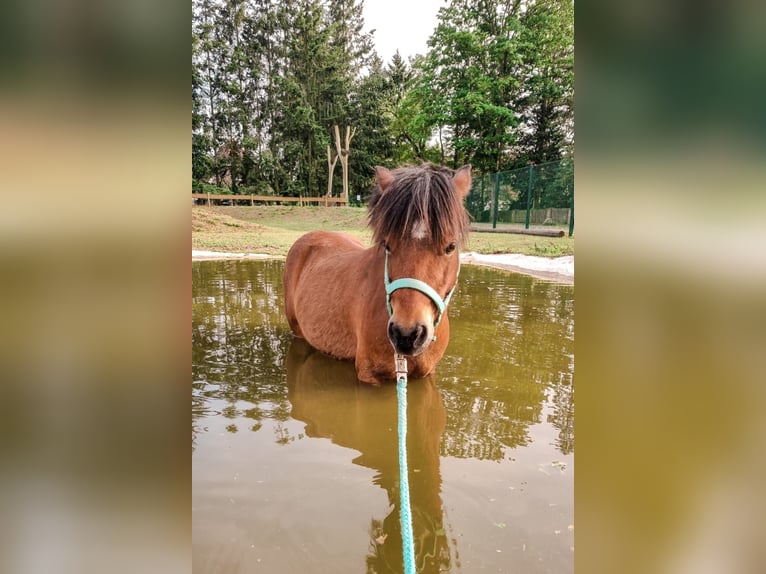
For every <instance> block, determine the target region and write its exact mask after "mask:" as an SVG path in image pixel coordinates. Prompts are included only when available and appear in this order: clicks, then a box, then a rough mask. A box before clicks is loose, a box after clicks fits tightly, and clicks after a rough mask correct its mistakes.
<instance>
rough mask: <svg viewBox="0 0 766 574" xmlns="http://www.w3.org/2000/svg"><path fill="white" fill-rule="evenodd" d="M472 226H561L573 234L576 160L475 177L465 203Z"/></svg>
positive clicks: (553, 162)
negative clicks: (474, 224)
mask: <svg viewBox="0 0 766 574" xmlns="http://www.w3.org/2000/svg"><path fill="white" fill-rule="evenodd" d="M466 205H467V207H468V211H469V213H470V214H471V218H472V219H473V223H476V224H480V225H482V224H490V225H491V226H492V227H493V228H495V227H497V225H498V224H502V225H510V226H516V225H518V226H524V227H525V228H529V227H530V226H559V227H565V228H566V227H568V228H569V234H570V235H571V234H572V232H573V231H574V159H562V160H559V161H552V162H548V163H544V164H540V165H531V166H529V167H522V168H519V169H512V170H509V171H501V172H498V173H493V174H488V175H484V176H479V177H475V178H474V179H473V184H472V185H471V193H470V194H469V195H468V198H467V200H466Z"/></svg>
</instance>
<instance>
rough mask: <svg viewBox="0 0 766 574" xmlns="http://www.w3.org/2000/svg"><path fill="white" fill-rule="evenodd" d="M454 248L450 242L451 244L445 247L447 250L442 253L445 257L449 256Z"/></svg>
mask: <svg viewBox="0 0 766 574" xmlns="http://www.w3.org/2000/svg"><path fill="white" fill-rule="evenodd" d="M455 248H457V245H455V243H454V242H452V243H450V244H449V245H447V249H445V250H444V253H446V254H447V255H449V254H450V253H452V252H453V251H455Z"/></svg>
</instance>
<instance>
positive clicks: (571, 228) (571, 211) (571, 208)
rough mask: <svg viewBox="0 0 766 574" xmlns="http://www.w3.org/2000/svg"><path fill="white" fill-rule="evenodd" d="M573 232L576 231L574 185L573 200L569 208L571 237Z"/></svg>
mask: <svg viewBox="0 0 766 574" xmlns="http://www.w3.org/2000/svg"><path fill="white" fill-rule="evenodd" d="M572 232H574V186H572V200H571V207H570V208H569V237H572Z"/></svg>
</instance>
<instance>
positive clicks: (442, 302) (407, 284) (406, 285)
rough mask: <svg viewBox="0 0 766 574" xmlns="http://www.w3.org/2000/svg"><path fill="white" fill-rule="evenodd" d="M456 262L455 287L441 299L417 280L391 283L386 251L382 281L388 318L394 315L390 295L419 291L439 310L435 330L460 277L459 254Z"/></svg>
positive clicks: (432, 289) (426, 284)
mask: <svg viewBox="0 0 766 574" xmlns="http://www.w3.org/2000/svg"><path fill="white" fill-rule="evenodd" d="M457 261H458V263H457V265H458V267H457V276H456V277H455V285H453V286H452V289H450V290H449V291H448V292H447V295H446V296H445V297H444V299H442V298H441V297H440V296H439V294H438V293H437V292H436V290H435V289H434V288H433V287H431V286H430V285H429V284H428V283H424V282H423V281H420V280H419V279H412V278H410V277H405V278H402V279H397V280H396V281H391V280H390V278H389V275H388V250H386V271H385V276H384V279H385V285H386V306H387V307H388V316H389V317H390V316H391V315H393V314H394V309H393V307H392V306H391V294H392V293H393V292H394V291H397V290H399V289H415V290H416V291H420V292H421V293H423V295H426V296H427V297H428V298H429V299H431V301H433V302H434V305H436V308H437V309H438V310H439V314H438V315H437V316H436V320H435V321H434V328H435V327H436V326H437V325H438V324H439V321H441V320H442V315H443V314H444V310H445V309H446V308H447V305H449V300H450V299H451V298H452V293H454V291H455V287H457V277H458V276H459V275H460V255H459V254H458V259H457Z"/></svg>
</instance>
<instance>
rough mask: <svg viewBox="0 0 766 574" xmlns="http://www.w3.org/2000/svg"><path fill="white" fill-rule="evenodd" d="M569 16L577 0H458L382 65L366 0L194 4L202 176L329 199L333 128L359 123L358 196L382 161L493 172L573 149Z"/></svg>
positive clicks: (355, 150) (354, 184) (195, 156)
mask: <svg viewBox="0 0 766 574" xmlns="http://www.w3.org/2000/svg"><path fill="white" fill-rule="evenodd" d="M573 11H574V10H573V4H572V0H529V1H528V2H524V3H521V2H514V3H509V2H501V1H500V0H451V1H450V2H449V3H448V4H447V5H446V6H444V7H443V8H441V9H440V11H439V15H438V16H439V21H438V26H437V27H436V29H435V30H434V31H433V34H432V35H431V38H430V40H429V51H428V53H427V54H424V55H418V56H416V57H414V58H411V59H410V60H409V61H405V60H404V59H403V58H402V57H401V56H400V55H399V54H398V53H397V54H395V55H394V57H393V58H392V59H391V61H390V62H388V63H384V62H382V61H381V60H380V58H379V57H378V56H377V55H376V54H375V52H374V50H373V47H372V46H373V42H372V35H371V34H366V33H364V32H363V28H364V21H363V15H362V1H361V0H296V1H294V2H279V1H277V0H258V1H257V2H252V1H249V0H193V2H192V178H193V180H194V181H196V182H202V183H204V184H215V185H216V186H218V187H221V188H229V189H232V190H233V191H235V192H236V191H240V192H241V191H242V190H243V189H255V190H258V191H257V193H259V194H273V195H304V196H317V195H322V194H324V193H325V192H326V189H327V177H328V170H327V146H328V145H330V147H331V149H332V152H333V153H334V152H335V142H334V133H333V126H334V125H336V124H337V125H339V126H341V128H342V129H344V128H345V126H347V125H349V126H352V127H354V128H355V129H356V134H355V136H354V139H353V140H352V143H351V155H350V157H349V168H350V169H349V183H350V193H351V196H352V198H354V197H355V196H356V194H360V195H362V196H363V197H366V195H367V193H368V190H369V188H370V185H371V183H372V181H373V169H372V168H373V167H374V166H375V165H387V166H390V167H391V166H395V165H400V164H403V163H417V162H422V161H432V162H435V163H442V164H447V165H452V166H453V167H457V166H459V165H462V164H464V163H469V162H470V163H472V164H473V166H474V169H475V172H478V173H492V172H496V171H501V170H507V169H511V168H514V167H520V166H524V165H527V163H528V162H534V163H538V164H539V163H543V162H546V161H551V160H557V159H560V158H562V157H567V156H568V155H571V151H572V145H573V135H572V134H573V116H572V102H573V93H574V89H573V85H574V79H573V78H574V74H573V70H574V66H573V25H572V23H573ZM338 175H339V174H338V172H336V177H335V179H334V184H335V185H336V188H335V189H336V193H337V192H338V191H339V189H340V183H341V182H340V177H338ZM556 185H557V186H558V187H557V189H559V188H561V189H563V188H564V187H565V186H562V185H559V184H558V183H556ZM561 193H564V192H561ZM559 195H560V194H559ZM559 200H562V198H559ZM557 201H558V200H557Z"/></svg>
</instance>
